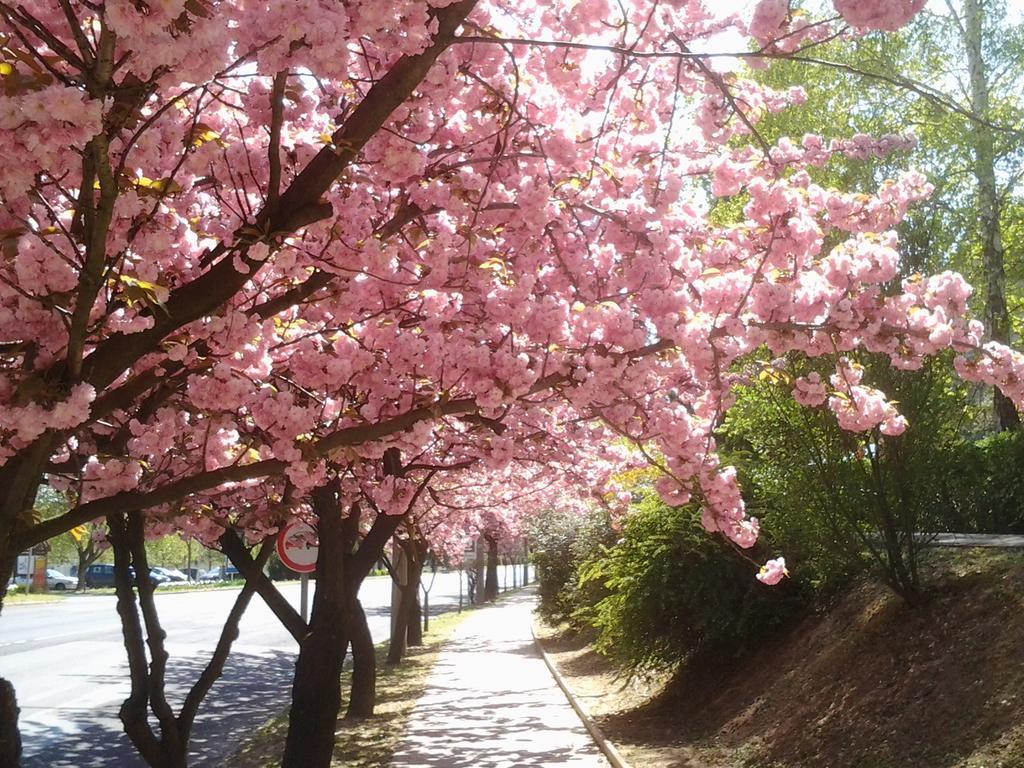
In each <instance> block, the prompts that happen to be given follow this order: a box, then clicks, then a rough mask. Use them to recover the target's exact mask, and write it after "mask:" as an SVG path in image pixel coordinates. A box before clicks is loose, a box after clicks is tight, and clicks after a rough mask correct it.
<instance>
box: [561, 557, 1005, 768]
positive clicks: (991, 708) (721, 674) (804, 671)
mask: <svg viewBox="0 0 1024 768" xmlns="http://www.w3.org/2000/svg"><path fill="white" fill-rule="evenodd" d="M928 581H929V585H930V593H929V600H928V601H927V603H926V604H925V605H923V606H921V607H918V608H913V609H911V608H908V607H907V606H905V605H904V604H903V603H902V602H901V601H899V600H898V599H897V598H895V597H894V596H891V595H890V594H889V593H888V592H887V591H886V590H885V589H883V588H881V587H878V586H877V585H873V584H862V585H860V586H858V587H856V588H854V589H853V590H852V591H851V592H850V593H849V594H848V595H847V596H846V597H845V598H844V599H843V600H842V601H840V603H839V604H838V605H837V606H836V607H835V609H833V610H832V611H831V612H829V613H828V614H827V615H824V616H815V617H811V618H809V619H807V620H805V621H804V622H803V623H801V624H800V625H799V626H798V627H796V628H795V629H794V630H793V631H791V632H789V633H787V634H786V636H784V637H777V638H774V639H772V640H771V641H770V642H768V643H766V644H765V645H764V646H762V647H761V648H759V649H758V650H757V651H755V652H754V653H752V654H750V655H748V656H747V657H745V658H742V659H739V660H729V662H728V663H727V664H724V663H719V664H715V663H708V662H707V661H702V662H701V663H699V664H695V665H691V667H692V668H691V669H687V670H684V671H683V672H682V673H681V674H680V675H678V676H677V677H676V678H674V679H673V680H671V681H670V682H669V683H668V684H666V685H664V686H661V687H660V688H658V689H657V690H655V691H653V692H650V691H649V692H648V693H652V695H650V696H647V697H646V698H645V697H641V696H639V695H638V689H637V686H636V684H635V683H626V682H625V681H623V680H621V679H617V678H615V676H614V674H613V672H612V671H611V670H609V669H608V667H607V665H605V664H604V663H603V662H602V661H601V660H599V659H598V658H597V657H596V656H595V655H594V654H593V653H592V652H590V651H589V650H588V649H587V648H586V647H585V646H583V645H581V644H578V643H577V644H576V646H575V647H574V648H573V647H571V646H570V645H567V644H566V642H565V640H564V639H563V641H562V642H561V643H560V644H559V643H555V642H553V641H549V642H551V648H552V650H555V651H556V652H557V658H558V661H559V662H560V663H561V665H562V667H563V669H564V671H565V672H566V673H568V674H569V675H570V679H571V680H572V685H574V686H575V687H578V688H579V690H580V692H581V693H583V694H584V695H585V696H586V697H587V700H588V701H590V702H591V709H592V711H593V712H594V714H595V715H596V716H597V717H598V720H599V722H600V723H601V725H602V727H603V728H604V730H605V731H606V733H607V734H608V736H609V738H611V739H612V740H613V741H614V742H615V743H616V744H620V745H621V746H622V748H623V752H624V753H625V754H626V756H627V758H628V759H630V760H631V761H632V762H633V765H634V766H635V768H659V767H660V766H671V767H672V768H704V767H707V768H726V767H728V768H739V767H741V766H742V767H743V768H766V767H768V766H771V767H772V768H896V767H897V766H898V767H899V768H1024V555H1022V554H1018V553H993V552H992V551H980V550H970V551H966V552H957V553H944V554H943V555H941V556H940V557H938V558H937V559H936V561H935V563H934V564H933V565H932V566H931V568H930V573H929V575H928ZM638 700H639V701H638Z"/></svg>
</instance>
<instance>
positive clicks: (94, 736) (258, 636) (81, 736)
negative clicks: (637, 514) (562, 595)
mask: <svg viewBox="0 0 1024 768" xmlns="http://www.w3.org/2000/svg"><path fill="white" fill-rule="evenodd" d="M520 573H521V571H520ZM508 577H509V585H510V586H511V570H509V571H508ZM429 580H430V574H429V573H428V574H426V575H425V578H424V581H425V582H426V583H429ZM499 583H504V581H503V578H502V575H501V571H499ZM312 588H313V584H310V592H312ZM463 588H464V589H465V586H463ZM282 591H283V592H284V594H285V595H286V596H287V597H288V599H289V600H290V601H291V602H292V604H293V605H295V606H296V608H297V607H298V603H299V585H298V584H297V583H295V584H286V585H284V586H283V587H282ZM236 594H237V591H236V590H210V591H201V592H183V593H182V592H179V593H174V592H168V593H164V594H159V593H158V596H157V608H158V610H159V613H160V620H161V623H162V624H163V627H164V629H165V630H166V632H167V650H168V653H169V654H170V656H171V659H170V662H169V663H168V674H167V679H168V686H167V688H168V696H169V699H170V701H171V703H172V705H173V706H175V709H177V706H178V705H180V703H181V700H182V699H183V698H184V696H185V693H186V692H187V691H188V689H189V687H190V686H191V684H192V682H194V681H195V679H196V677H197V676H198V675H199V673H200V672H201V671H202V669H203V666H204V665H205V664H206V662H207V660H208V659H209V657H210V654H211V653H212V652H213V648H214V647H215V645H216V643H217V639H218V637H219V635H220V631H221V626H222V625H221V622H222V621H223V618H224V616H225V615H226V614H227V612H228V610H229V609H230V607H231V604H232V603H233V601H234V599H235V596H236ZM359 596H360V599H361V601H362V603H363V607H364V608H365V610H366V613H367V618H368V621H369V624H370V631H371V632H372V634H373V637H374V640H375V641H377V642H379V641H381V640H385V639H386V638H387V636H388V631H389V621H390V619H389V606H390V601H391V582H390V579H389V578H388V577H386V576H385V577H376V578H370V579H367V580H366V582H365V583H364V584H363V588H362V590H361V591H360V594H359ZM458 596H459V579H458V575H457V574H454V573H453V574H445V573H438V574H437V575H436V577H435V582H434V585H433V587H432V588H431V590H430V609H431V613H435V612H438V611H444V610H453V609H454V608H456V607H457V606H458V599H459V598H458ZM311 598H312V595H311ZM295 654H296V646H295V642H294V641H293V640H292V638H291V636H290V635H289V634H288V633H287V632H286V631H285V630H284V629H283V628H282V627H281V625H280V624H279V623H278V621H277V619H275V618H274V615H273V614H272V613H271V612H270V610H269V609H268V608H267V607H266V606H265V605H264V604H263V602H262V601H261V600H260V599H259V597H258V596H256V597H254V598H253V600H252V602H251V603H250V606H249V609H248V611H247V612H246V614H245V616H244V617H243V619H242V623H241V626H240V634H239V637H238V640H236V641H235V644H234V647H233V649H232V653H231V656H230V658H229V659H228V663H227V665H226V667H225V670H224V675H223V676H222V678H221V679H220V680H219V681H218V682H217V683H216V685H215V686H214V688H213V690H212V691H211V692H210V695H209V697H208V698H207V700H206V702H205V703H204V705H203V708H202V710H201V711H200V714H199V717H198V718H197V720H196V725H195V729H194V731H193V736H192V740H191V759H190V760H189V765H190V766H195V767H196V768H201V767H203V766H207V767H210V768H212V767H213V766H223V765H224V764H225V763H224V758H225V757H226V756H227V755H230V754H231V753H232V752H233V751H234V749H235V748H236V746H237V745H238V743H239V741H240V740H241V739H242V738H244V736H245V735H247V734H249V733H251V732H252V731H253V730H254V729H255V728H258V727H259V726H260V725H261V724H262V723H264V722H265V721H266V720H267V719H268V718H270V717H272V716H273V715H275V714H276V713H278V712H280V711H281V710H282V709H283V708H285V707H286V706H287V704H288V700H289V693H290V691H289V686H290V684H291V674H292V668H293V665H294V662H295ZM0 675H2V676H3V677H6V678H7V679H8V680H11V681H12V682H13V683H14V685H15V688H16V690H17V694H18V702H19V704H20V706H21V720H20V724H21V732H22V739H23V742H24V748H25V760H24V766H25V768H114V767H115V766H116V768H135V766H144V765H145V763H143V761H142V760H141V759H140V758H139V757H138V756H137V754H136V753H135V751H134V749H133V747H132V746H131V744H130V743H129V742H128V739H127V737H126V736H124V734H123V732H122V730H121V723H120V721H119V720H118V717H117V712H118V708H119V707H120V705H121V702H122V701H123V700H124V698H125V697H126V696H127V694H128V691H129V685H128V678H127V661H126V658H125V650H124V644H123V641H122V637H121V627H120V623H119V621H118V619H117V614H116V608H115V598H114V597H113V596H90V595H75V596H70V597H68V598H66V599H65V600H62V601H60V602H55V603H45V604H36V605H31V604H28V605H10V606H7V607H5V608H4V612H3V616H2V617H0Z"/></svg>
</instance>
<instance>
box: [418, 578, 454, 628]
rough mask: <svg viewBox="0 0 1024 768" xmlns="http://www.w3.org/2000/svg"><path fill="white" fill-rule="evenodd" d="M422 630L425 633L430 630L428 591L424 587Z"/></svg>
mask: <svg viewBox="0 0 1024 768" xmlns="http://www.w3.org/2000/svg"><path fill="white" fill-rule="evenodd" d="M460 586H461V585H460ZM460 598H461V595H460ZM423 631H424V632H425V633H426V632H429V631H430V592H428V591H427V590H425V589H424V590H423Z"/></svg>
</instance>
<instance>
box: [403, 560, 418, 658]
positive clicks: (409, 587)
mask: <svg viewBox="0 0 1024 768" xmlns="http://www.w3.org/2000/svg"><path fill="white" fill-rule="evenodd" d="M414 548H416V547H415V546H414ZM416 554H417V555H419V554H420V553H419V552H417V553H416ZM422 576H423V558H422V557H417V559H416V560H415V561H410V563H409V583H408V584H406V586H405V590H406V597H405V600H404V602H405V604H406V606H407V610H408V611H409V615H408V617H407V618H406V620H405V628H406V632H407V636H406V640H407V644H408V646H409V647H416V646H420V645H423V610H422V608H421V607H420V579H421V578H422Z"/></svg>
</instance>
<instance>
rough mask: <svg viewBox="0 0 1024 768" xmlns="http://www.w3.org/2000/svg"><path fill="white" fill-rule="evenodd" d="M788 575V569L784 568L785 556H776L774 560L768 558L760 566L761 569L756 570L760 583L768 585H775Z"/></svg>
mask: <svg viewBox="0 0 1024 768" xmlns="http://www.w3.org/2000/svg"><path fill="white" fill-rule="evenodd" d="M785 576H789V571H787V570H786V558H784V557H777V558H775V559H774V560H769V561H768V562H766V563H765V564H764V565H762V566H761V570H760V571H758V572H757V580H758V581H760V582H761V583H762V584H768V585H769V586H775V585H776V584H778V583H779V582H780V581H782V579H783V577H785Z"/></svg>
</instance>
